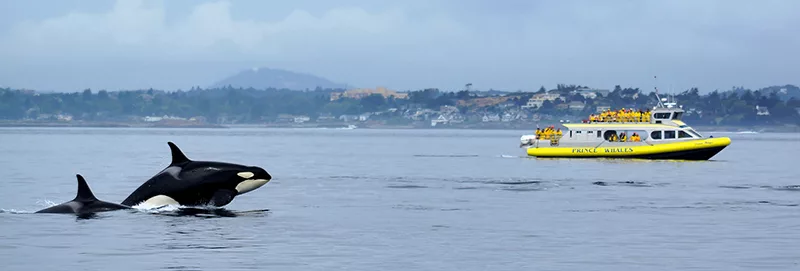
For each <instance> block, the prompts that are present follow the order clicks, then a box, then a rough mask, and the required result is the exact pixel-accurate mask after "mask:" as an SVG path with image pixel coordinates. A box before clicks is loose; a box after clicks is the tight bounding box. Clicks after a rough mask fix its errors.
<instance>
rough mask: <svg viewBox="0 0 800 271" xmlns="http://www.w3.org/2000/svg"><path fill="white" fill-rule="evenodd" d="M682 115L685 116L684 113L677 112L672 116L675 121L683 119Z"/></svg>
mask: <svg viewBox="0 0 800 271" xmlns="http://www.w3.org/2000/svg"><path fill="white" fill-rule="evenodd" d="M682 115H683V112H675V114H672V119H674V120H677V119H681V116H682Z"/></svg>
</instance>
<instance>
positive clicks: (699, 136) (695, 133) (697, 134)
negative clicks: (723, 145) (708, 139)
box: [686, 129, 703, 138]
mask: <svg viewBox="0 0 800 271" xmlns="http://www.w3.org/2000/svg"><path fill="white" fill-rule="evenodd" d="M686 131H687V132H689V133H690V134H692V135H693V136H695V137H697V138H703V136H701V135H700V134H699V133H697V132H696V131H695V130H692V129H689V130H686Z"/></svg>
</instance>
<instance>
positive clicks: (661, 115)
mask: <svg viewBox="0 0 800 271" xmlns="http://www.w3.org/2000/svg"><path fill="white" fill-rule="evenodd" d="M654 117H655V118H657V119H665V120H666V119H669V113H655V115H654Z"/></svg>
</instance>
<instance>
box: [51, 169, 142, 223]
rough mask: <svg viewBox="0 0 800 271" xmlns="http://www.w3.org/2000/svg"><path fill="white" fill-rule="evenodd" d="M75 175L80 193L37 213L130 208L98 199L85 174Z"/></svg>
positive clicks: (80, 212)
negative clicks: (69, 199) (71, 198)
mask: <svg viewBox="0 0 800 271" xmlns="http://www.w3.org/2000/svg"><path fill="white" fill-rule="evenodd" d="M75 176H76V177H77V178H78V194H77V195H76V196H75V199H73V200H71V201H68V202H65V203H62V204H59V205H56V206H53V207H49V208H46V209H42V210H39V211H36V213H62V214H64V213H74V214H78V215H83V214H92V213H96V212H106V211H114V210H120V209H130V207H128V206H124V205H119V204H116V203H111V202H105V201H101V200H99V199H97V198H96V197H95V196H94V193H92V190H91V189H89V185H88V184H86V180H85V179H84V178H83V176H81V175H80V174H77V175H75Z"/></svg>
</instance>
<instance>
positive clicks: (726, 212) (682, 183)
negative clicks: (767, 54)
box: [0, 128, 800, 271]
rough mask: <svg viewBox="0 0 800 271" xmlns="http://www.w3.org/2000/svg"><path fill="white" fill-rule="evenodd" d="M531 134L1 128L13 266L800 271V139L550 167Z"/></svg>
mask: <svg viewBox="0 0 800 271" xmlns="http://www.w3.org/2000/svg"><path fill="white" fill-rule="evenodd" d="M523 133H530V131H500V130H493V131H486V130H483V131H477V130H475V131H473V130H367V129H355V130H343V129H219V130H215V129H118V128H105V129H100V128H98V129H89V128H76V129H68V128H51V129H48V128H4V129H0V174H2V178H1V179H0V263H2V265H0V266H2V267H1V268H0V270H4V271H9V270H459V271H466V270H800V169H798V162H797V159H796V157H798V153H800V135H798V134H737V133H728V134H724V133H710V132H705V134H706V135H709V134H711V135H714V136H717V137H718V136H730V137H731V138H732V140H733V143H732V145H731V146H729V147H728V148H727V149H725V150H723V151H722V152H721V153H720V154H718V155H717V156H715V157H714V158H712V161H702V162H670V161H631V160H571V159H535V158H527V157H524V151H523V150H522V149H519V148H518V144H519V137H520V135H521V134H523ZM167 141H173V142H175V143H176V144H177V145H178V146H179V147H181V148H182V149H183V151H184V152H185V153H186V154H187V156H189V157H190V158H192V159H195V160H216V161H226V162H235V163H242V164H250V165H257V166H261V167H264V168H265V169H266V170H267V171H269V172H270V174H272V175H273V177H274V179H273V180H272V181H271V182H270V183H268V184H267V185H265V186H263V187H262V188H260V189H258V190H255V191H252V192H250V193H248V194H245V195H241V196H240V197H237V198H236V199H234V200H233V202H232V203H231V204H229V205H227V206H225V208H224V210H219V211H216V212H207V213H186V212H178V211H175V210H164V211H149V212H148V211H141V210H123V211H115V212H107V213H100V214H98V215H97V216H95V217H92V218H89V219H81V218H77V217H75V216H74V215H63V214H33V212H35V211H37V210H39V209H42V208H45V207H47V206H50V204H53V203H62V202H65V201H69V200H71V199H72V198H73V197H74V196H75V192H76V189H77V188H76V186H77V185H76V180H75V174H82V175H83V176H84V177H85V178H86V179H87V181H88V183H89V185H90V187H91V188H92V190H93V191H94V193H95V195H96V196H97V197H98V198H100V199H101V200H106V201H112V202H120V201H122V200H123V199H124V198H125V197H126V196H127V195H128V193H130V192H132V191H133V190H134V189H136V187H138V186H139V185H141V184H142V182H144V181H145V180H146V179H148V178H149V177H150V176H152V175H154V174H155V173H157V172H158V171H160V170H161V169H163V168H164V167H166V166H167V164H168V163H169V159H170V156H169V148H168V146H167V144H166V142H167Z"/></svg>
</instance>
